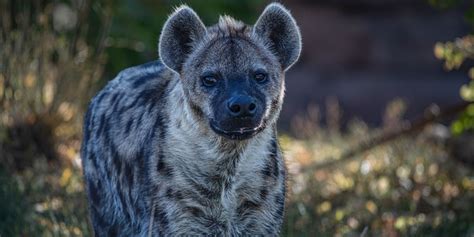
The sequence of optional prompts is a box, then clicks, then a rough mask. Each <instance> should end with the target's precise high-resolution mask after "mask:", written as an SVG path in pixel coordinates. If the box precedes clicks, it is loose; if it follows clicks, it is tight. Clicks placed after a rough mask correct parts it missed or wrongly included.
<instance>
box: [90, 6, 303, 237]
mask: <svg viewBox="0 0 474 237" xmlns="http://www.w3.org/2000/svg"><path fill="white" fill-rule="evenodd" d="M300 51H301V36H300V33H299V28H298V26H297V24H296V22H295V20H294V19H293V17H292V16H291V15H290V13H289V11H288V10H286V9H285V8H284V7H283V6H282V5H280V4H278V3H272V4H270V5H269V6H267V7H266V8H265V10H264V12H263V13H262V14H261V16H260V17H259V19H258V20H257V22H256V23H255V25H253V26H249V25H245V24H244V23H242V22H240V21H237V20H234V19H233V18H231V17H228V16H223V17H220V19H219V22H218V23H217V24H216V25H214V26H211V27H206V26H204V24H203V23H202V21H201V20H200V19H199V17H198V16H197V15H196V13H195V12H194V11H193V10H192V9H191V8H189V7H187V6H182V7H179V8H178V9H176V11H175V12H174V13H173V14H172V15H171V16H170V17H169V19H168V20H167V21H166V23H165V25H164V27H163V31H162V33H161V36H160V41H159V56H160V59H161V61H155V62H150V63H147V64H144V65H140V66H136V67H132V68H129V69H126V70H124V71H122V72H121V73H119V75H118V76H117V77H116V78H115V79H114V80H112V81H111V82H109V83H108V85H107V86H106V87H105V88H104V89H103V90H102V91H100V92H99V93H98V95H96V96H95V97H94V98H93V100H92V102H91V104H90V106H89V109H88V111H87V113H86V116H85V121H84V140H83V144H82V148H81V157H82V162H83V168H84V177H85V181H86V189H87V193H88V199H89V208H90V214H91V220H92V224H93V229H94V232H95V235H96V236H181V235H191V236H195V235H199V236H200V235H211V236H246V235H252V236H255V235H259V236H262V235H264V236H276V235H278V233H279V231H280V228H281V225H282V220H283V215H284V206H285V176H286V174H285V173H286V172H285V164H284V160H283V157H282V155H281V152H280V148H279V145H278V142H277V133H276V126H275V124H276V121H277V118H278V116H279V113H280V109H281V107H282V102H283V94H284V89H285V86H284V74H285V71H286V70H287V69H288V68H290V67H291V66H292V65H293V64H294V63H295V62H296V61H297V59H298V57H299V54H300Z"/></svg>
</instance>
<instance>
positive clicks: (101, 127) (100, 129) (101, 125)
mask: <svg viewBox="0 0 474 237" xmlns="http://www.w3.org/2000/svg"><path fill="white" fill-rule="evenodd" d="M105 126H106V122H105V114H102V116H100V122H99V127H98V128H97V132H96V134H95V135H96V137H99V136H100V135H102V133H103V132H104V127H105Z"/></svg>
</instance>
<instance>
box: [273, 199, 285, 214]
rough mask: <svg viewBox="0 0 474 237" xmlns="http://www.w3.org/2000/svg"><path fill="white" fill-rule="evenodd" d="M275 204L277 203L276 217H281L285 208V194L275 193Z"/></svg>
mask: <svg viewBox="0 0 474 237" xmlns="http://www.w3.org/2000/svg"><path fill="white" fill-rule="evenodd" d="M275 204H276V205H277V212H276V214H277V218H281V217H283V212H284V208H285V195H284V194H277V195H276V196H275Z"/></svg>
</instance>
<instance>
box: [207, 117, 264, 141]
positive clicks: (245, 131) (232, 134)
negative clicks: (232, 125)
mask: <svg viewBox="0 0 474 237" xmlns="http://www.w3.org/2000/svg"><path fill="white" fill-rule="evenodd" d="M263 124H264V123H262V124H261V125H259V126H257V127H255V128H245V127H244V128H241V129H239V130H236V131H229V130H224V129H222V128H220V127H219V126H217V124H216V123H215V122H212V121H211V122H210V126H211V128H212V130H213V131H214V132H215V133H217V134H218V135H220V136H223V137H225V138H228V139H231V140H246V139H249V138H251V137H253V136H255V135H256V134H257V133H259V132H261V131H262V130H263V129H265V126H264V125H263Z"/></svg>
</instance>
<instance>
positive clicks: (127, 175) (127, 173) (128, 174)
mask: <svg viewBox="0 0 474 237" xmlns="http://www.w3.org/2000/svg"><path fill="white" fill-rule="evenodd" d="M125 178H126V179H127V182H128V185H129V188H130V189H131V188H132V186H133V168H132V167H131V166H130V165H127V164H126V165H125Z"/></svg>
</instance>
